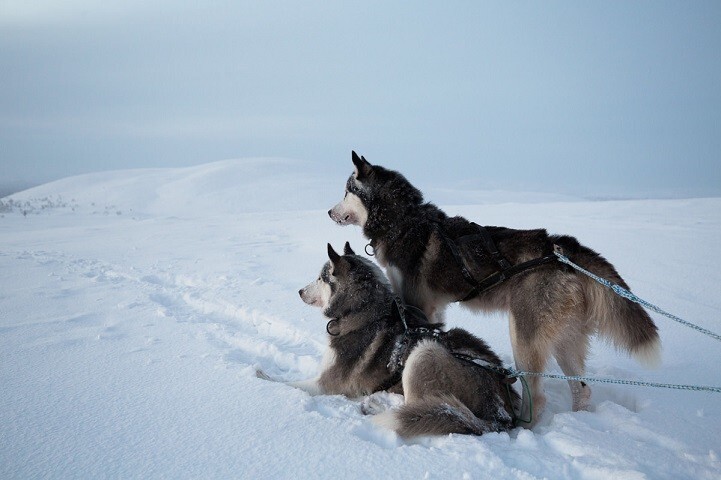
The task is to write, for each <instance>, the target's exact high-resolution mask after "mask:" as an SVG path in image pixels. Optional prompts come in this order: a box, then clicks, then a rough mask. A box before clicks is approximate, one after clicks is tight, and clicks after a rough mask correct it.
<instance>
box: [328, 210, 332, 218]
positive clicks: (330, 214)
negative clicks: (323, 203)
mask: <svg viewBox="0 0 721 480" xmlns="http://www.w3.org/2000/svg"><path fill="white" fill-rule="evenodd" d="M332 212H333V209H332V208H331V209H330V210H328V216H329V217H330V218H333V213H332Z"/></svg>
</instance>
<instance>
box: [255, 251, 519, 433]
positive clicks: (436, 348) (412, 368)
mask: <svg viewBox="0 0 721 480" xmlns="http://www.w3.org/2000/svg"><path fill="white" fill-rule="evenodd" d="M328 256H329V258H330V260H329V261H328V262H327V263H326V264H325V265H324V266H323V269H322V270H321V273H320V275H319V277H318V278H317V279H316V280H315V281H313V282H311V283H310V284H309V285H307V286H306V287H304V288H303V289H301V290H300V292H299V293H300V296H301V298H302V299H303V301H304V302H305V303H307V304H309V305H313V306H316V307H319V308H321V309H322V310H323V314H324V315H325V316H326V317H327V318H328V319H330V322H329V324H328V326H327V330H328V333H329V337H328V338H329V348H328V351H327V354H326V357H325V359H324V362H323V367H322V368H323V369H322V371H321V373H320V376H319V377H318V378H316V379H313V380H309V381H305V382H296V383H293V384H292V385H293V386H295V387H299V388H302V389H304V390H306V391H308V392H309V393H311V394H314V395H315V394H342V395H346V396H348V397H360V396H364V395H370V394H373V393H374V392H377V391H379V390H381V389H383V388H385V389H387V390H388V391H390V392H392V393H400V394H403V395H404V397H405V401H404V404H403V405H402V406H401V407H400V408H398V409H391V410H388V411H386V412H384V413H381V414H380V415H377V416H376V417H375V418H374V421H375V422H376V423H378V424H381V425H383V426H386V427H389V428H392V429H393V430H395V431H396V432H397V433H398V434H399V435H401V436H403V437H414V436H418V435H445V434H448V433H463V434H475V435H481V434H483V433H487V432H499V431H506V430H509V429H511V428H512V427H513V422H512V416H511V414H512V412H513V411H515V410H518V409H520V405H519V404H520V400H519V396H518V394H517V393H516V392H515V391H514V390H513V389H510V390H509V389H507V388H506V385H505V384H504V382H503V380H504V378H503V376H502V375H499V374H498V373H494V372H491V371H490V370H488V369H486V368H483V367H480V366H478V365H476V364H474V363H472V362H469V361H468V360H467V359H466V360H463V359H460V358H458V357H456V356H454V354H461V355H465V356H466V358H467V357H472V358H475V359H480V360H481V361H483V362H488V363H489V364H491V365H495V366H498V367H500V366H501V361H500V360H499V359H498V357H497V356H496V355H495V354H494V353H493V351H492V350H491V349H490V348H489V347H488V345H486V343H485V342H484V341H483V340H481V339H479V338H477V337H474V336H473V335H471V334H470V333H469V332H467V331H465V330H462V329H458V328H454V329H452V330H450V331H448V332H441V331H439V332H438V335H436V336H429V337H427V338H424V339H420V340H418V341H416V342H410V344H409V346H408V348H407V349H404V350H398V345H399V341H400V340H401V339H402V338H403V335H404V332H405V327H404V325H403V321H402V320H401V318H400V316H399V315H398V314H397V307H394V300H395V299H394V295H393V292H392V291H391V287H390V285H389V283H388V281H387V279H386V278H385V276H384V275H383V273H382V271H381V270H380V268H378V267H377V266H376V265H375V264H374V263H372V262H370V261H369V260H367V259H365V258H363V257H360V256H357V255H355V254H354V253H353V251H352V250H351V248H350V245H348V244H347V243H346V246H345V249H344V255H342V256H341V255H339V254H337V253H336V252H335V251H334V250H333V248H332V247H331V246H330V245H328ZM394 308H395V310H394ZM407 321H408V322H411V324H410V326H411V327H418V326H428V327H431V326H432V325H431V324H429V323H427V322H425V319H418V318H415V319H411V318H408V319H407ZM399 351H400V352H401V355H400V358H398V361H399V362H402V364H403V370H402V375H401V377H400V381H399V380H398V377H397V374H396V372H397V368H399V366H400V363H398V364H394V362H393V357H394V354H395V355H398V352H399ZM259 376H261V377H263V375H262V374H259ZM389 381H390V384H389Z"/></svg>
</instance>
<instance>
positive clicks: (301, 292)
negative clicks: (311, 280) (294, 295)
mask: <svg viewBox="0 0 721 480" xmlns="http://www.w3.org/2000/svg"><path fill="white" fill-rule="evenodd" d="M298 295H300V296H301V297H302V296H303V289H302V288H301V289H300V290H298Z"/></svg>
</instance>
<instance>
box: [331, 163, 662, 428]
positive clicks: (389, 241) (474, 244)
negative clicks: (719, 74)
mask: <svg viewBox="0 0 721 480" xmlns="http://www.w3.org/2000/svg"><path fill="white" fill-rule="evenodd" d="M353 164H354V165H355V171H354V172H353V174H352V175H351V176H350V178H349V179H348V181H347V183H346V189H345V197H344V198H343V200H342V201H341V202H340V203H338V204H337V205H336V206H335V207H333V208H332V209H331V210H329V212H328V214H329V215H330V217H331V218H332V219H333V220H334V221H335V222H337V223H338V224H340V225H349V224H354V225H359V226H360V227H361V228H362V229H363V233H364V234H365V236H366V237H367V238H368V239H369V240H370V244H369V245H370V246H371V247H372V248H373V251H374V254H375V256H376V258H377V259H378V261H379V263H380V264H381V265H382V266H384V267H385V268H386V272H387V274H388V276H389V277H390V281H391V283H392V285H393V289H394V290H395V292H396V293H397V294H399V295H400V296H401V297H402V299H403V301H404V302H405V303H407V304H409V305H414V306H417V307H419V308H421V309H422V310H423V311H424V312H425V314H426V316H427V317H428V318H430V319H432V320H433V321H442V319H443V311H444V309H445V307H446V306H447V305H448V304H449V303H450V302H457V301H462V302H463V304H464V305H465V306H467V307H470V308H472V309H476V310H483V311H498V310H501V311H507V312H509V315H510V316H509V325H510V333H511V343H512V346H513V355H514V357H515V362H516V367H517V368H518V369H519V370H523V371H531V372H542V371H543V370H544V368H545V366H546V362H547V361H548V359H549V357H550V356H551V355H553V356H554V357H555V358H556V360H557V361H558V365H559V366H560V367H561V369H562V370H563V372H564V373H565V374H566V375H571V376H575V375H582V374H583V373H584V369H585V360H586V355H587V351H588V345H589V337H590V335H591V334H594V333H598V334H601V335H603V336H605V337H606V338H608V339H610V340H611V341H612V342H613V344H614V345H615V346H616V347H617V348H619V349H621V350H625V351H627V352H629V353H631V354H632V355H634V356H635V357H637V358H638V359H639V360H642V361H644V360H646V361H648V362H649V363H654V362H655V361H657V359H658V356H659V353H660V341H659V337H658V333H657V328H656V325H655V324H654V323H653V320H651V318H650V317H649V316H648V314H647V313H646V312H645V311H644V310H643V308H641V307H640V306H638V305H637V304H635V303H632V302H630V301H628V300H626V299H623V298H621V297H619V296H617V295H615V294H614V293H613V292H612V291H610V290H609V289H607V288H605V287H603V286H601V285H599V284H598V283H596V282H595V281H593V280H591V279H590V278H588V277H586V276H584V275H580V274H578V273H576V272H575V271H574V270H572V269H570V268H569V267H566V266H564V265H563V264H561V263H560V262H558V261H553V260H555V257H554V255H553V251H554V248H556V249H561V250H562V251H563V252H564V254H565V255H566V256H568V257H569V258H570V259H571V260H572V261H573V262H575V263H577V264H579V265H581V266H582V267H584V268H586V269H587V270H590V271H592V272H594V273H596V274H597V275H600V276H601V277H605V278H607V279H608V280H610V281H612V282H614V283H617V284H619V285H620V286H622V287H624V288H628V287H627V285H626V283H625V282H624V281H623V279H622V278H621V277H620V276H619V274H618V273H617V272H616V270H615V268H614V267H613V266H612V265H611V264H610V263H609V262H608V261H606V260H605V259H604V258H603V257H601V256H600V255H599V254H598V253H596V252H594V251H593V250H591V249H589V248H587V247H584V246H582V245H580V244H579V243H578V241H577V240H576V239H575V238H573V237H569V236H556V235H548V233H547V232H546V230H513V229H509V228H503V227H480V226H479V225H476V224H475V223H471V222H469V221H468V220H466V219H465V218H463V217H448V216H447V215H446V214H445V213H444V212H443V211H441V210H440V209H439V208H437V207H436V206H435V205H433V204H431V203H424V201H423V195H422V194H421V192H420V191H419V190H418V189H416V188H415V187H414V186H413V185H411V184H410V183H409V182H408V180H406V179H405V178H404V177H403V175H401V174H400V173H398V172H395V171H391V170H387V169H385V168H383V167H380V166H374V165H371V164H370V163H369V162H368V161H367V160H366V159H365V158H363V157H358V155H356V153H355V152H353ZM528 383H529V387H530V390H531V392H532V399H533V405H534V408H535V410H536V412H535V414H534V417H535V418H538V416H539V414H540V412H541V411H542V410H543V406H544V405H545V396H544V395H543V390H542V388H541V384H540V378H539V377H531V378H529V379H528ZM569 385H570V387H571V392H572V395H573V410H574V411H575V410H579V409H585V408H587V406H588V403H589V401H590V397H591V390H590V388H589V387H588V386H587V385H586V384H585V383H583V382H576V381H570V382H569ZM528 413H529V412H524V414H523V415H524V416H526V415H527V414H528Z"/></svg>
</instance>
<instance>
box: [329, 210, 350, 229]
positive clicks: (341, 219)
mask: <svg viewBox="0 0 721 480" xmlns="http://www.w3.org/2000/svg"><path fill="white" fill-rule="evenodd" d="M328 216H329V217H330V218H331V220H333V221H334V222H335V223H336V224H338V225H340V226H346V225H350V224H352V223H353V222H355V217H354V216H353V214H352V213H350V212H348V213H340V214H338V213H336V212H334V211H333V209H330V210H328Z"/></svg>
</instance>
